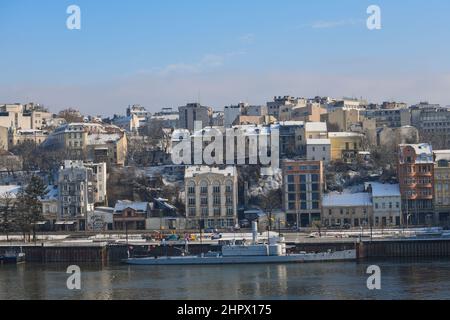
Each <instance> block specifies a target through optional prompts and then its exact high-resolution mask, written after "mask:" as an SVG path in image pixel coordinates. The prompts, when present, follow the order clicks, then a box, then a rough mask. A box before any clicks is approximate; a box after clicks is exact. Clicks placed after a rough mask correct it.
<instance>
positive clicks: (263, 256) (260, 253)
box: [123, 222, 356, 265]
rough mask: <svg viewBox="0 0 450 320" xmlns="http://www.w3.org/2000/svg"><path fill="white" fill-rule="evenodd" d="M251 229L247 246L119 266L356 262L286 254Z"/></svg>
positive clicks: (337, 255)
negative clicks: (261, 241)
mask: <svg viewBox="0 0 450 320" xmlns="http://www.w3.org/2000/svg"><path fill="white" fill-rule="evenodd" d="M252 229H253V230H252V235H253V239H252V242H251V243H249V244H246V243H239V244H237V241H232V242H231V243H230V244H228V245H224V246H222V248H221V252H209V253H207V254H202V255H197V256H193V255H184V256H175V257H143V258H128V259H125V260H123V262H124V263H127V264H130V265H221V264H267V263H294V262H297V263H301V262H325V261H351V260H356V250H345V251H331V250H328V251H326V252H319V253H298V254H288V253H286V243H285V240H284V238H283V237H280V236H275V237H270V238H269V239H268V242H267V243H259V242H258V231H257V224H256V222H254V223H253V225H252ZM186 246H187V243H186ZM186 251H187V250H186Z"/></svg>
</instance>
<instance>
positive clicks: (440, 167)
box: [433, 150, 450, 227]
mask: <svg viewBox="0 0 450 320" xmlns="http://www.w3.org/2000/svg"><path fill="white" fill-rule="evenodd" d="M433 153H434V187H435V192H434V210H435V212H436V216H437V219H438V221H439V224H440V225H441V226H444V227H448V226H450V150H435V151H434V152H433Z"/></svg>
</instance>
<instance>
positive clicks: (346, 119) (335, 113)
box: [322, 108, 362, 131]
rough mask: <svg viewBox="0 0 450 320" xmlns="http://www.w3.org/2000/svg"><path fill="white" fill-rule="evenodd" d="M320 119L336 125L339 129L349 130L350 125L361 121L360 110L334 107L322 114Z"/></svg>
mask: <svg viewBox="0 0 450 320" xmlns="http://www.w3.org/2000/svg"><path fill="white" fill-rule="evenodd" d="M322 120H323V121H325V120H326V121H327V122H328V123H329V124H330V125H334V126H336V127H337V129H338V130H339V131H349V130H350V128H351V127H352V125H355V124H358V123H360V122H361V121H362V110H361V109H356V108H351V109H346V108H336V109H333V110H330V111H329V112H328V113H326V114H323V115H322Z"/></svg>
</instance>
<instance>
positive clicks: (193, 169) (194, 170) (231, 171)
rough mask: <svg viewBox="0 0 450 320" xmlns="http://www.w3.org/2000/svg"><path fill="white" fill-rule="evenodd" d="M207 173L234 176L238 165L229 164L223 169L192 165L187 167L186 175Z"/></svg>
mask: <svg viewBox="0 0 450 320" xmlns="http://www.w3.org/2000/svg"><path fill="white" fill-rule="evenodd" d="M207 173H214V174H221V175H224V176H234V175H236V167H233V166H228V167H226V168H224V169H221V168H217V167H208V166H190V167H187V168H186V171H185V174H184V177H185V178H191V177H194V176H195V175H198V174H207Z"/></svg>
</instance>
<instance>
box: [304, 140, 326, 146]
mask: <svg viewBox="0 0 450 320" xmlns="http://www.w3.org/2000/svg"><path fill="white" fill-rule="evenodd" d="M306 144H307V145H308V144H309V145H328V144H331V142H330V139H306Z"/></svg>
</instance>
